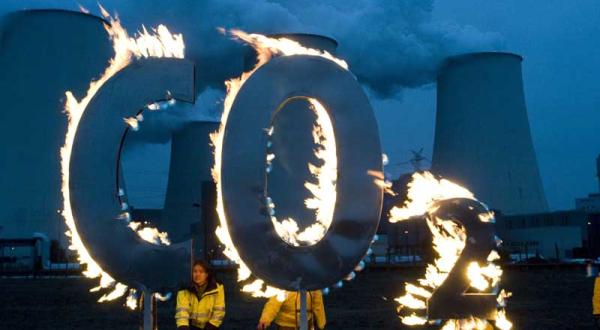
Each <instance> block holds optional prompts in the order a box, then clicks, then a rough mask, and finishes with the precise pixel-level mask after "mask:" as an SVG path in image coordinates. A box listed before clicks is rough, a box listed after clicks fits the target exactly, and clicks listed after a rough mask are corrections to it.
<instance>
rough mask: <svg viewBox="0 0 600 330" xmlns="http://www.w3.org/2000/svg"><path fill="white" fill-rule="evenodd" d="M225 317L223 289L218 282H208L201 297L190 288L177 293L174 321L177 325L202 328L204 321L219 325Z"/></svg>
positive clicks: (204, 324)
mask: <svg viewBox="0 0 600 330" xmlns="http://www.w3.org/2000/svg"><path fill="white" fill-rule="evenodd" d="M224 317H225V290H224V289H223V285H221V284H219V283H209V284H208V286H207V287H206V290H205V291H204V293H203V294H202V296H201V297H198V295H197V294H196V292H192V291H191V290H180V291H179V292H178V293H177V307H176V309H175V323H176V324H177V327H181V326H190V325H192V326H194V327H198V328H204V327H205V326H206V323H207V322H208V323H210V324H212V325H213V326H215V327H217V328H218V327H220V326H221V323H222V322H223V318H224Z"/></svg>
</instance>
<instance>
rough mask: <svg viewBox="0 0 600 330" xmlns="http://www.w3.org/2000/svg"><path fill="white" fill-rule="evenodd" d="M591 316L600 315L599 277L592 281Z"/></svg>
mask: <svg viewBox="0 0 600 330" xmlns="http://www.w3.org/2000/svg"><path fill="white" fill-rule="evenodd" d="M592 307H593V311H592V314H594V315H600V276H598V277H596V281H594V297H593V298H592Z"/></svg>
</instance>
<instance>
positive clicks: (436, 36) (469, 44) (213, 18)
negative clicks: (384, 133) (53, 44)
mask: <svg viewBox="0 0 600 330" xmlns="http://www.w3.org/2000/svg"><path fill="white" fill-rule="evenodd" d="M80 3H81V5H83V6H84V7H86V8H87V9H89V10H90V11H91V13H92V14H94V13H96V14H97V13H98V8H97V4H96V0H84V1H80ZM102 5H103V6H104V7H105V8H106V9H108V10H109V11H110V12H111V13H112V12H117V13H118V14H119V16H120V18H121V20H122V22H123V24H124V25H125V26H126V27H127V28H128V30H129V31H130V32H133V31H135V30H137V29H139V27H140V26H141V25H142V24H144V25H145V26H147V27H148V26H156V25H158V24H161V23H163V24H166V25H167V26H169V28H170V29H171V31H172V32H176V33H183V35H184V40H185V43H186V58H188V59H191V60H193V61H194V62H196V65H197V70H196V71H197V75H198V76H197V86H198V88H199V90H198V93H199V99H198V102H200V105H197V106H195V107H193V108H192V109H190V108H185V107H183V108H178V109H174V110H175V111H164V112H159V113H156V114H152V115H149V117H148V118H147V119H148V121H146V122H144V124H143V129H141V130H140V136H146V138H148V139H150V140H152V141H156V142H160V141H164V140H165V139H166V140H167V141H168V139H169V137H170V132H172V131H173V130H176V129H178V128H179V127H181V125H183V124H184V123H185V122H187V121H193V120H202V119H205V117H211V118H214V117H218V110H217V108H218V104H217V103H215V102H218V100H219V98H220V97H222V90H223V87H224V85H223V82H224V81H225V80H227V79H229V78H231V77H234V76H238V75H239V74H240V72H241V71H242V70H243V59H244V56H245V54H246V52H247V48H246V47H245V46H243V45H240V44H239V43H237V42H235V41H232V40H230V39H229V38H227V37H224V36H223V35H222V34H220V33H219V32H218V31H217V30H216V28H217V27H225V28H240V29H243V30H246V31H250V32H258V33H286V32H307V33H315V34H323V35H326V36H330V37H333V38H335V39H336V40H337V41H338V42H339V48H338V56H339V57H341V58H344V59H345V60H347V61H348V62H349V64H350V68H351V70H352V71H353V73H354V74H356V76H357V77H358V79H359V81H360V82H361V83H362V84H364V85H365V86H367V87H368V89H369V90H371V91H372V92H373V93H374V95H376V96H377V97H379V98H389V97H395V96H397V95H399V93H400V91H401V90H402V89H403V88H406V87H418V86H421V85H424V84H428V83H431V82H433V81H434V80H435V76H436V72H437V69H438V68H439V66H440V64H441V63H442V61H443V59H444V58H446V57H447V56H450V55H455V54H460V53H464V52H471V51H491V50H499V49H501V48H502V47H503V42H502V38H501V36H499V35H498V34H497V33H489V32H481V31H478V30H477V29H476V28H474V27H472V26H460V25H458V24H456V23H453V22H436V21H434V20H433V18H432V12H433V7H434V1H433V0H412V1H398V0H382V1H373V0H337V1H333V0H325V1H309V0H296V1H291V0H289V1H285V0H252V1H239V0H204V1H191V0H171V1H164V0H132V1H126V2H125V1H118V0H106V1H103V2H102ZM25 8H64V9H71V10H79V8H78V5H77V3H70V4H66V3H61V4H56V2H53V1H47V0H45V1H32V0H28V1H23V0H10V1H7V2H3V3H2V4H1V5H0V13H3V12H7V11H11V10H16V9H25ZM204 98H206V99H207V100H206V101H203V99H204ZM207 105H208V107H207ZM167 133H168V136H166V135H164V134H167ZM163 135H164V136H163Z"/></svg>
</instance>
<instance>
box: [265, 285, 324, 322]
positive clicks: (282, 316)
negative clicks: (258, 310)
mask: <svg viewBox="0 0 600 330" xmlns="http://www.w3.org/2000/svg"><path fill="white" fill-rule="evenodd" d="M286 293H287V294H286V298H285V300H284V301H283V302H281V301H279V300H277V297H271V298H270V299H269V301H267V303H266V304H265V307H264V308H263V311H262V315H261V316H260V321H261V322H265V323H267V324H271V322H275V324H277V325H279V326H281V327H289V328H296V327H299V324H300V294H299V293H298V292H293V291H287V292H286ZM306 310H307V314H308V315H307V316H308V323H309V324H312V322H313V318H314V322H315V323H314V324H315V325H316V327H317V328H319V329H324V328H325V322H326V320H325V307H324V306H323V295H322V294H321V291H320V290H317V291H310V292H307V295H306Z"/></svg>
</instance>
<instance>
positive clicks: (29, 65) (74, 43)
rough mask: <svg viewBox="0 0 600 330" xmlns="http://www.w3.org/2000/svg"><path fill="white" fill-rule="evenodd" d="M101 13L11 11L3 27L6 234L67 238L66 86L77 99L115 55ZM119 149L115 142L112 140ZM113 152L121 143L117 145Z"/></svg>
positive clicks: (0, 160) (0, 130) (0, 167)
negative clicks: (63, 175) (64, 200)
mask: <svg viewBox="0 0 600 330" xmlns="http://www.w3.org/2000/svg"><path fill="white" fill-rule="evenodd" d="M102 23H103V21H102V20H101V19H99V18H97V17H94V16H90V15H86V14H83V13H78V12H69V11H61V10H34V11H25V12H18V13H13V14H10V15H8V16H6V17H4V19H3V21H2V25H1V26H0V72H1V73H0V99H2V102H3V106H2V110H0V140H1V141H3V142H2V143H3V146H2V152H1V153H0V186H1V187H2V189H0V221H1V222H2V225H3V226H4V231H3V232H2V236H4V237H27V236H30V235H31V234H32V232H44V233H46V234H47V235H48V236H49V237H50V238H51V239H60V240H61V241H62V242H65V238H64V235H63V233H64V232H65V230H66V227H65V226H64V224H63V223H64V221H63V219H62V217H61V216H60V214H59V213H58V211H59V210H60V209H62V198H61V191H60V186H61V175H60V164H59V162H60V154H59V150H60V147H61V146H62V144H63V143H64V135H65V132H66V126H67V116H66V115H65V114H64V113H63V106H64V101H65V91H67V90H71V91H73V92H74V95H75V96H76V97H77V98H78V99H80V98H82V97H83V96H84V95H85V92H86V91H87V88H88V86H89V83H90V81H91V80H92V79H93V78H98V77H99V76H100V75H101V73H102V72H103V71H104V69H105V67H106V66H107V65H108V60H109V59H110V58H111V57H112V54H113V52H112V47H111V44H110V41H109V39H108V35H107V33H106V31H105V29H104V27H103V24H102ZM115 148H117V146H115ZM115 150H116V149H115Z"/></svg>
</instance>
